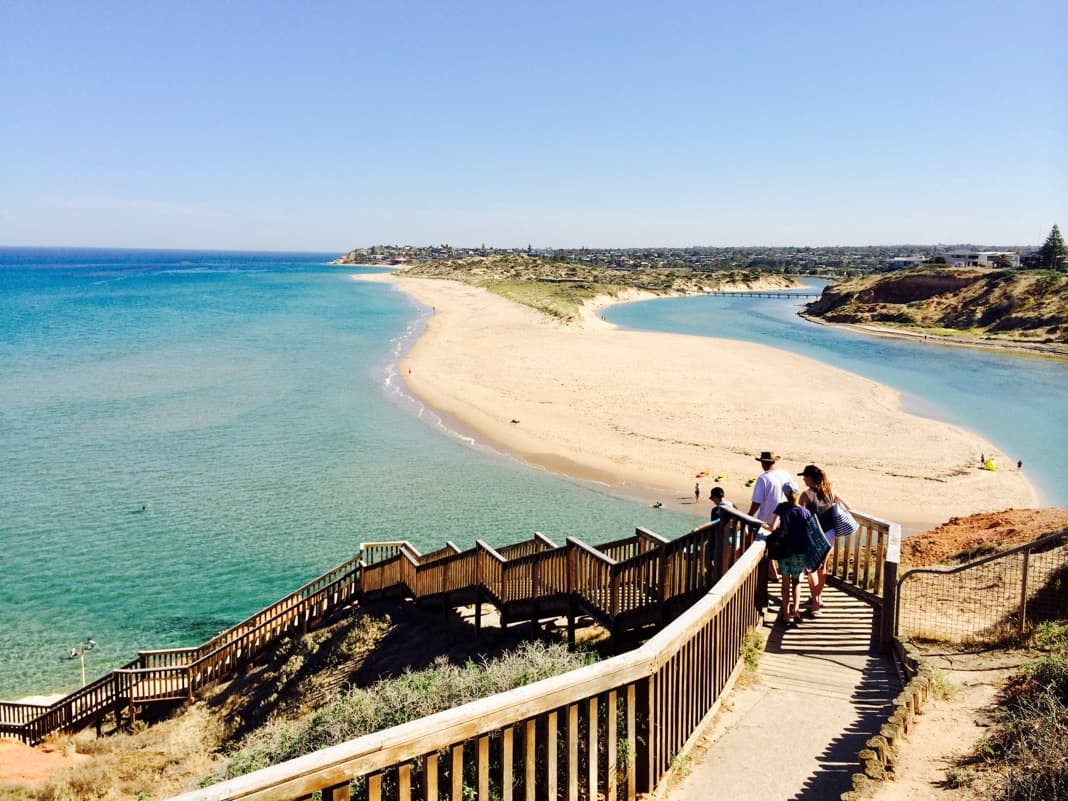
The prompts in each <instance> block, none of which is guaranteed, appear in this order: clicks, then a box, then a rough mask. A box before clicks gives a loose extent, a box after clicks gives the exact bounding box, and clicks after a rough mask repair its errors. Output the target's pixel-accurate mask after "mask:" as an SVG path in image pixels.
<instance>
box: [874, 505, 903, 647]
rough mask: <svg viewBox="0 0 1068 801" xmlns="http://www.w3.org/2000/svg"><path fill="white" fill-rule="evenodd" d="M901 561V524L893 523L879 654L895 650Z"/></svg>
mask: <svg viewBox="0 0 1068 801" xmlns="http://www.w3.org/2000/svg"><path fill="white" fill-rule="evenodd" d="M900 561H901V524H900V523H891V524H890V531H889V535H888V537H887V543H886V561H885V563H884V567H883V582H884V584H883V603H882V609H881V610H880V613H879V653H881V654H888V653H890V652H891V651H892V650H893V648H894V634H895V631H896V628H897V626H896V622H897V621H896V617H897V566H898V563H899V562H900Z"/></svg>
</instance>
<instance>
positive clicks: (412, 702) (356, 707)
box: [220, 642, 593, 778]
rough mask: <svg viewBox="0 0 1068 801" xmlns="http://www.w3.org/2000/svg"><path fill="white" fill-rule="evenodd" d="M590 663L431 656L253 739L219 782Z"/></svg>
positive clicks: (557, 655)
mask: <svg viewBox="0 0 1068 801" xmlns="http://www.w3.org/2000/svg"><path fill="white" fill-rule="evenodd" d="M591 661H593V657H592V656H591V655H590V654H588V653H586V652H583V651H576V652H572V651H568V649H567V647H566V646H564V645H562V644H559V643H542V642H525V643H522V644H520V645H519V646H518V647H517V648H516V649H515V650H514V651H511V652H509V653H506V654H504V655H502V656H500V657H498V658H496V659H492V660H489V661H487V662H485V663H482V664H480V663H476V662H473V661H471V660H468V662H467V663H466V664H464V665H454V664H451V663H450V662H449V661H448V660H447V659H446V658H445V657H438V658H437V659H435V660H434V663H433V665H432V666H431V667H429V668H426V669H425V670H417V671H405V672H404V673H403V674H401V675H400V676H397V677H396V678H392V679H384V680H382V681H379V682H376V683H375V684H373V685H371V686H370V687H367V688H354V689H351V690H349V691H348V692H347V693H345V694H343V695H342V696H341V697H339V698H338V699H337V700H336V701H334V702H333V703H331V704H329V705H327V706H325V707H323V708H322V709H320V710H319V711H317V712H315V713H313V714H312V715H311V716H309V717H306V718H304V719H302V720H300V721H295V722H285V723H277V724H272V725H268V726H266V727H264V728H263V729H261V730H259V731H257V732H256V733H254V734H253V735H252V736H251V737H250V738H249V739H248V740H247V741H246V743H245V745H244V747H243V748H242V749H241V750H240V751H238V752H236V753H235V754H233V755H232V756H231V758H230V761H229V764H228V765H227V767H226V770H225V775H224V776H222V777H220V778H233V777H234V776H241V775H244V774H245V773H249V772H251V771H254V770H259V769H260V768H264V767H268V766H269V765H274V764H277V763H279V762H284V761H285V760H287V759H293V758H295V757H298V756H301V755H303V754H308V753H311V752H313V751H318V750H320V749H322V748H326V747H328V746H331V745H336V744H338V743H342V742H345V741H346V740H351V739H354V738H356V737H360V736H362V735H364V734H370V733H372V732H376V731H380V730H382V729H387V728H390V727H391V726H398V725H400V724H401V723H407V722H408V721H410V720H416V719H418V718H421V717H426V716H427V715H431V714H433V713H435V712H440V711H442V710H445V709H451V708H453V707H455V706H460V705H461V704H465V703H467V702H469V701H474V700H476V699H478V698H484V697H486V696H489V695H493V694H495V693H500V692H504V691H506V690H511V689H513V688H515V687H520V686H523V685H525V684H530V683H532V682H535V681H539V680H541V679H545V678H548V677H550V676H556V675H558V674H560V673H566V672H567V671H569V670H574V669H575V668H578V667H582V666H583V665H585V664H588V663H589V662H591Z"/></svg>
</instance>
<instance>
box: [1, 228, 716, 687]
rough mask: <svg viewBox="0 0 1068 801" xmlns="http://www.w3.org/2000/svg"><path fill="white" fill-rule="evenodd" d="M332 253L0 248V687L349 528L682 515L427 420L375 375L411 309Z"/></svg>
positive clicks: (456, 529) (323, 566)
mask: <svg viewBox="0 0 1068 801" xmlns="http://www.w3.org/2000/svg"><path fill="white" fill-rule="evenodd" d="M335 255H336V254H278V253H216V252H190V251H132V250H81V249H28V248H0V442H2V444H3V449H2V457H0V459H2V463H0V468H2V469H0V509H3V516H2V518H0V552H2V553H4V554H5V557H6V558H5V560H4V566H3V571H4V578H3V581H2V582H0V698H5V699H11V698H17V697H20V696H23V695H28V694H40V693H60V692H68V691H70V690H73V689H76V688H77V687H78V686H80V683H81V672H80V664H78V663H79V660H77V659H74V660H71V659H69V658H68V654H69V652H70V649H71V648H72V647H75V646H76V645H77V644H78V643H79V642H84V641H85V640H86V639H87V638H88V637H92V638H93V639H94V640H95V641H96V643H97V647H96V648H94V649H93V650H92V651H90V652H88V654H87V656H86V661H87V677H88V679H89V680H92V679H93V678H95V677H97V676H100V675H103V674H104V673H106V672H107V671H108V670H111V669H112V668H114V667H117V666H119V665H121V664H123V663H125V662H127V661H129V660H131V659H133V658H135V657H136V654H137V651H138V650H150V649H156V648H169V647H182V646H190V645H196V644H199V643H201V642H203V641H204V640H206V639H208V638H209V637H211V636H212V635H214V634H215V633H216V632H218V631H219V630H221V629H224V628H226V627H228V626H230V625H233V624H234V623H236V622H238V621H240V620H242V619H244V618H245V617H247V616H248V615H250V614H252V613H254V612H256V611H258V610H259V609H261V608H263V607H265V606H267V605H269V604H270V603H272V602H273V601H275V600H276V599H278V598H279V597H281V596H282V595H284V594H286V593H287V592H290V591H292V590H294V589H296V588H297V587H299V586H301V585H302V584H304V583H305V582H307V581H309V580H310V579H312V578H314V577H315V576H317V575H319V574H320V573H322V572H323V571H325V570H327V569H329V568H331V567H333V566H334V565H336V564H338V563H340V562H342V561H344V560H345V559H347V558H349V557H351V556H352V555H354V554H355V553H356V552H357V550H358V548H359V546H360V543H361V542H366V541H375V540H398V539H407V540H410V541H411V542H413V543H415V544H416V546H417V547H419V548H420V549H423V550H433V549H436V548H437V547H440V546H441V545H443V544H444V543H445V541H446V540H452V541H454V542H456V543H457V544H458V545H459V546H460V547H470V546H472V545H473V544H474V542H475V540H476V539H484V540H485V541H487V542H488V543H490V544H491V545H503V544H506V543H509V542H514V541H517V540H520V539H523V538H526V537H529V536H531V534H532V533H533V532H534V531H541V532H542V533H543V534H545V535H546V536H548V537H549V538H551V539H553V540H554V541H556V542H560V543H562V542H563V540H564V538H565V537H567V536H575V537H579V538H581V539H583V540H585V541H587V542H590V543H598V542H604V541H608V540H613V539H617V538H619V537H623V536H627V535H629V534H630V533H632V532H633V529H634V527H635V526H643V527H646V528H650V529H652V530H653V531H656V532H657V533H659V534H662V535H664V536H668V537H674V536H678V535H680V534H682V533H684V532H686V531H688V530H689V529H690V528H692V527H693V526H694V525H695V524H697V523H698V522H700V521H701V520H702V519H703V517H701V516H698V509H697V508H695V507H693V506H692V504H683V503H681V502H680V501H679V499H677V498H673V499H668V498H665V499H664V500H665V507H667V508H665V509H662V510H657V509H653V508H651V507H650V506H649V505H648V504H647V503H641V502H638V501H636V500H629V499H626V498H620V497H616V496H614V495H612V494H609V493H608V492H606V491H604V489H603V488H600V487H598V486H595V485H585V484H580V483H576V482H571V481H567V480H564V479H561V478H558V477H556V476H553V475H551V474H549V473H546V472H544V471H539V470H536V469H532V468H529V467H527V466H525V465H522V464H520V463H519V462H518V461H516V460H515V459H513V458H511V457H508V456H505V455H502V454H499V453H496V452H494V451H492V450H491V449H488V448H485V447H479V446H477V445H474V444H473V443H471V442H470V441H465V440H463V438H461V437H459V436H457V435H454V434H451V433H449V432H447V431H446V430H445V429H444V428H443V427H442V426H441V424H440V421H438V420H437V418H436V417H435V416H434V415H433V414H432V413H431V412H429V411H428V410H426V409H424V408H423V407H422V406H421V405H420V404H419V403H417V402H415V401H413V400H412V399H411V398H410V397H408V396H407V395H406V394H405V393H404V391H403V388H402V387H401V385H400V382H399V381H398V379H397V376H396V374H395V372H394V370H395V362H396V360H397V357H398V354H399V353H401V352H402V350H403V348H405V347H406V346H407V344H408V343H410V342H411V341H412V338H413V337H414V336H415V335H416V334H417V333H418V331H419V330H420V329H421V327H422V325H423V321H424V319H425V317H426V313H425V310H422V309H420V308H419V307H418V306H416V305H415V304H414V303H413V302H412V301H411V300H409V299H408V298H407V297H406V296H404V295H403V294H401V293H399V292H397V291H395V290H393V289H391V288H390V287H388V286H386V285H382V284H377V283H371V282H361V281H357V280H353V278H352V275H353V274H354V273H359V272H366V271H374V269H373V268H354V267H340V266H331V265H329V264H328V262H329V260H330V259H332V258H334V257H335ZM688 486H689V485H688V484H684V485H683V488H684V489H685V488H686V487H688ZM691 500H692V498H691ZM701 511H702V512H707V509H706V508H705V507H702V509H701Z"/></svg>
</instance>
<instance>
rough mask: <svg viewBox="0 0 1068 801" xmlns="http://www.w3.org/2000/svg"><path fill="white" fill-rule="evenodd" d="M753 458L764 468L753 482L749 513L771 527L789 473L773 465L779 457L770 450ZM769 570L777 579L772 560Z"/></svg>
mask: <svg viewBox="0 0 1068 801" xmlns="http://www.w3.org/2000/svg"><path fill="white" fill-rule="evenodd" d="M755 458H756V460H757V461H758V462H760V466H761V467H762V468H764V472H763V473H761V474H760V475H759V476H757V480H756V481H755V482H754V483H753V500H752V503H750V504H749V514H750V515H752V516H753V517H756V518H758V519H759V520H761V521H763V523H764V525H766V526H768V528H771V524H772V523H773V522H774V520H775V507H777V506H778V505H779V504H780V503H782V502H783V501H784V500H785V499H786V496H784V495H783V493H782V486H783V484H785V483H786V482H787V481H789V480H790V474H789V473H787V472H786V471H785V470H783V469H782V468H781V467H776V466H775V463H776V462H777V461H779V457H778V455H777V454H773V453H772V452H771V451H761V452H760V456H757V457H755ZM770 570H771V572H770V573H769V575H768V578H769V579H771V580H772V581H778V580H779V577H778V575H776V572H775V563H774V562H771V563H770Z"/></svg>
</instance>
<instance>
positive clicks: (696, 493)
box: [693, 481, 701, 503]
mask: <svg viewBox="0 0 1068 801" xmlns="http://www.w3.org/2000/svg"><path fill="white" fill-rule="evenodd" d="M700 500H701V482H700V481H698V482H697V483H696V484H694V485H693V502H694V503H697V502H698V501H700Z"/></svg>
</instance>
